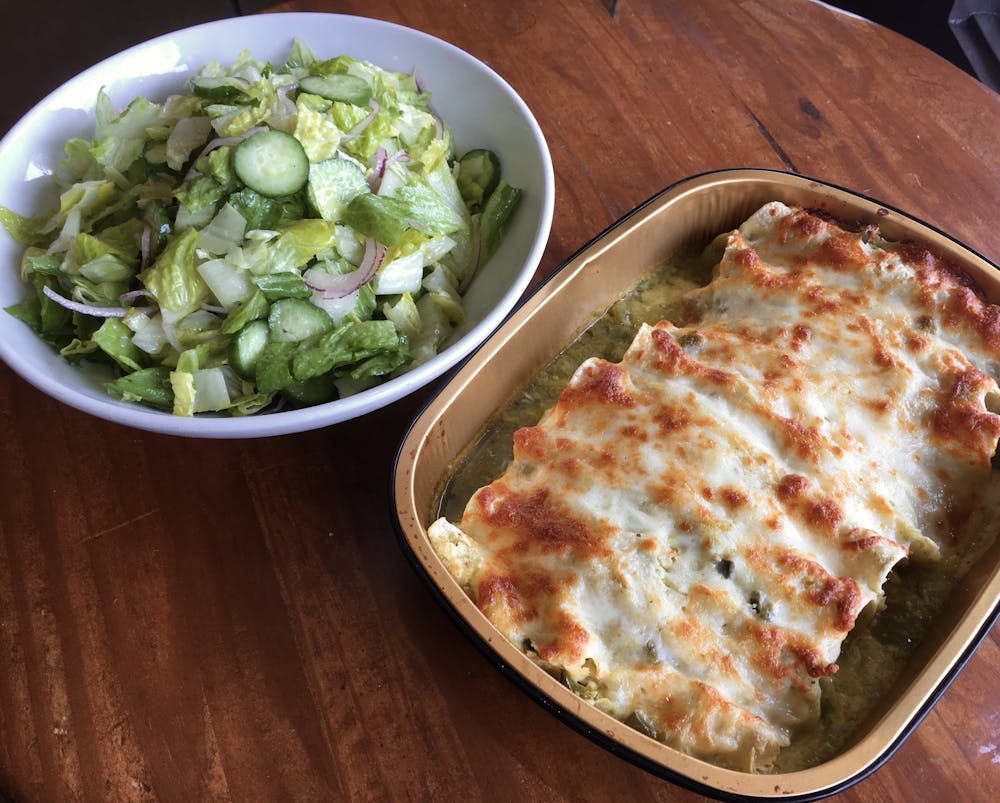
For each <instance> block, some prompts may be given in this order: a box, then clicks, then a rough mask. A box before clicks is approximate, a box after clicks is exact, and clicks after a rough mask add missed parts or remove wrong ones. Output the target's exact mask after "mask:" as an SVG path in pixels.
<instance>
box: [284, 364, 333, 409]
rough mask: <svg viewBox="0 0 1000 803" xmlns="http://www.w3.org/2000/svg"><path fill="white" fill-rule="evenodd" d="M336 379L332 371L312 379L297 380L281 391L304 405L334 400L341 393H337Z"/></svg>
mask: <svg viewBox="0 0 1000 803" xmlns="http://www.w3.org/2000/svg"><path fill="white" fill-rule="evenodd" d="M336 381H337V380H336V379H335V378H334V376H333V372H332V371H331V372H329V373H326V374H322V375H320V376H314V377H312V378H311V379H305V380H302V381H298V380H296V381H295V382H292V383H290V384H288V385H286V386H285V387H284V388H283V389H282V391H281V392H282V393H284V394H285V396H286V397H288V398H289V399H291V400H292V401H294V402H295V403H297V404H301V405H303V406H311V405H313V404H322V403H323V402H328V401H333V400H334V399H336V398H337V397H338V396H339V395H340V394H338V393H337V385H336Z"/></svg>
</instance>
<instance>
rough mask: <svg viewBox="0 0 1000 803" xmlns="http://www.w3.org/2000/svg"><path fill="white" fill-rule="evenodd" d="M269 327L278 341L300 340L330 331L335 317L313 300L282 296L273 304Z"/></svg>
mask: <svg viewBox="0 0 1000 803" xmlns="http://www.w3.org/2000/svg"><path fill="white" fill-rule="evenodd" d="M267 328H268V332H269V333H270V336H271V340H273V341H275V342H276V343H288V342H298V341H300V340H307V339H309V338H310V337H313V336H314V335H320V334H323V333H325V332H329V331H330V330H331V329H333V319H332V318H331V317H330V316H329V315H327V314H326V313H325V312H324V311H323V310H321V309H320V308H319V307H317V306H316V305H315V304H313V303H312V302H311V301H306V300H305V299H302V298H282V299H279V300H278V301H275V302H274V303H273V304H272V305H271V312H270V313H269V314H268V316H267Z"/></svg>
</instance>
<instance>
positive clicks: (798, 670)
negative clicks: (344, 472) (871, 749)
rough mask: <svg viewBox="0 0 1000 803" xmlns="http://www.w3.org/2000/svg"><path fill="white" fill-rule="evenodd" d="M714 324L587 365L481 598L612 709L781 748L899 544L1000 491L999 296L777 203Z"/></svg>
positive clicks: (967, 516) (535, 448) (519, 486)
mask: <svg viewBox="0 0 1000 803" xmlns="http://www.w3.org/2000/svg"><path fill="white" fill-rule="evenodd" d="M686 306H687V308H688V310H689V315H688V318H689V321H688V323H687V325H686V326H685V327H683V328H677V327H675V326H674V325H673V324H671V323H669V322H667V321H661V322H660V323H657V324H656V325H655V326H648V325H643V326H642V327H641V329H640V331H639V333H638V335H637V336H636V337H635V340H634V341H633V343H632V345H631V347H630V348H629V350H628V351H627V352H626V354H625V356H624V358H623V359H622V361H621V362H620V363H617V364H615V363H609V362H607V361H604V360H600V359H591V360H587V361H586V362H584V363H583V364H582V365H581V366H580V368H579V369H578V371H577V372H576V374H575V375H574V376H573V378H572V380H571V381H570V383H569V385H568V386H567V387H566V389H565V390H564V391H563V393H562V394H561V396H560V398H559V400H558V403H557V404H556V405H555V406H554V407H553V408H552V409H551V410H550V411H549V412H548V413H547V414H546V415H545V416H544V418H543V420H542V421H541V422H540V423H539V424H538V425H537V426H531V427H525V428H522V429H520V430H518V431H517V433H516V434H515V436H514V459H513V461H512V463H511V464H510V466H509V467H508V469H507V471H506V473H505V474H504V475H503V476H502V477H500V478H499V479H497V480H496V481H495V482H493V483H492V484H490V485H488V486H486V487H484V488H481V489H480V490H479V491H478V492H477V493H476V494H475V495H474V496H473V498H472V499H471V500H470V502H469V504H468V506H467V508H466V510H465V513H464V516H463V518H462V522H461V525H460V527H459V526H455V525H453V524H451V523H449V522H447V521H446V520H444V519H441V520H439V521H437V522H435V523H434V524H433V525H432V526H431V527H430V530H429V535H430V538H431V541H432V543H433V544H434V546H435V548H436V550H437V552H438V554H439V555H440V556H441V558H442V560H443V561H444V562H445V564H446V565H447V566H448V568H449V570H450V571H451V572H452V574H453V575H454V576H455V577H456V578H457V579H458V580H459V582H460V583H462V585H463V587H465V588H466V590H467V591H468V592H469V594H470V595H471V596H472V598H473V599H474V600H475V602H476V604H477V606H478V607H479V609H480V610H481V611H482V612H483V613H484V614H485V615H486V616H487V617H488V618H489V620H490V621H491V622H492V623H493V624H494V625H495V626H496V627H497V628H498V629H499V630H500V631H501V632H502V633H503V634H504V635H505V636H506V637H507V638H508V639H509V640H510V641H512V642H513V643H514V644H516V645H518V646H519V647H520V648H522V649H523V650H524V651H525V652H526V653H527V654H528V655H529V656H530V657H531V658H532V659H533V660H535V661H536V662H537V663H538V664H540V665H541V666H543V667H544V668H546V669H548V670H549V671H551V672H553V673H554V674H556V675H557V676H559V677H561V678H562V679H563V680H564V682H566V683H567V684H568V685H569V686H570V687H571V688H573V689H574V690H576V691H577V692H578V693H580V694H581V696H583V697H585V698H587V699H590V700H591V701H592V702H594V704H595V705H597V706H599V707H601V708H602V709H603V710H605V711H606V712H608V713H610V714H612V715H613V716H616V717H618V718H619V719H622V720H624V721H628V722H630V723H632V724H634V725H637V726H638V727H640V728H641V729H642V730H643V731H645V732H646V733H647V734H649V735H651V736H653V737H654V738H657V739H660V740H662V741H664V742H666V743H667V744H669V745H672V746H674V747H676V748H678V749H680V750H683V751H684V752H687V753H689V754H692V755H695V756H698V757H702V758H707V759H710V760H712V761H715V762H717V763H720V764H723V765H726V766H733V767H737V768H742V769H747V770H753V769H762V768H766V767H767V766H769V765H770V764H771V763H772V762H773V760H774V758H775V756H776V755H777V752H778V751H779V750H780V748H781V747H783V746H786V745H787V744H789V741H790V738H791V736H792V734H793V732H794V731H795V730H796V729H797V728H800V727H802V726H804V725H807V724H809V723H811V722H813V721H815V719H816V718H817V716H818V713H819V695H820V686H819V682H818V680H819V678H821V677H824V676H826V675H830V674H832V673H834V672H836V670H837V664H836V661H837V656H838V654H839V652H840V648H841V645H842V643H843V640H844V638H845V637H846V635H847V634H848V632H849V631H850V630H851V629H852V628H853V627H854V624H855V622H856V620H857V618H858V616H859V614H860V613H861V611H862V610H863V609H864V608H865V607H866V606H869V605H873V604H874V605H877V604H878V603H879V601H880V599H881V595H882V591H881V589H882V585H883V583H884V582H885V579H886V577H887V575H888V573H889V571H890V570H891V568H892V567H893V565H894V564H896V563H897V562H898V561H899V560H901V559H902V558H904V557H906V556H908V555H909V556H911V557H912V558H913V559H917V560H934V559H936V558H937V557H938V556H939V555H940V554H941V553H942V551H944V550H948V549H951V548H954V547H955V545H956V544H958V543H959V542H961V540H962V539H963V538H964V537H965V536H966V534H967V533H969V532H971V530H972V528H976V527H980V526H982V523H983V522H982V516H983V511H984V510H986V505H985V504H984V499H985V497H987V496H991V497H992V496H996V483H991V482H990V480H991V473H990V471H991V467H990V462H991V458H992V456H993V454H994V452H995V451H996V447H997V441H998V438H1000V416H998V415H996V414H995V413H994V412H992V411H991V410H990V409H989V408H990V407H994V408H995V407H996V406H997V405H996V402H997V401H998V400H1000V389H998V387H997V383H996V381H995V379H994V378H993V377H995V376H997V375H998V374H1000V372H998V366H1000V314H998V308H997V307H994V306H991V305H989V304H986V303H984V302H983V301H982V300H981V298H980V297H979V296H978V295H977V294H976V292H975V291H974V290H973V289H972V288H971V287H970V286H969V284H968V282H966V281H965V280H964V279H963V277H961V276H960V275H958V274H957V273H955V272H954V271H952V270H951V269H949V268H948V266H947V265H945V264H943V263H942V262H940V261H939V260H937V259H936V258H935V257H934V256H933V255H931V254H930V253H929V252H927V251H926V250H923V249H920V248H917V247H915V246H912V245H903V244H890V243H886V242H884V241H881V240H880V239H879V238H878V237H877V232H875V231H874V230H868V231H866V232H863V233H861V234H857V233H851V232H847V231H845V230H843V229H841V228H840V227H838V226H837V225H835V224H833V223H832V222H830V221H827V220H825V219H824V218H822V217H819V216H816V215H813V214H809V213H807V212H805V211H803V210H800V209H793V208H789V207H787V206H784V205H782V204H779V203H772V204H768V205H766V206H765V207H763V208H762V209H761V210H760V211H759V212H758V213H757V214H755V215H754V216H753V217H752V218H751V219H750V220H749V221H747V222H746V223H745V224H744V225H743V226H742V227H741V228H740V229H739V230H738V231H735V232H733V233H732V234H731V235H730V236H729V239H728V243H727V247H726V251H725V255H724V257H723V259H722V261H721V263H720V264H719V266H718V268H717V272H716V276H715V278H714V279H713V281H712V282H711V283H710V284H709V285H708V286H707V287H705V288H702V289H699V290H696V291H694V292H692V293H691V294H690V295H689V296H688V298H687V302H686Z"/></svg>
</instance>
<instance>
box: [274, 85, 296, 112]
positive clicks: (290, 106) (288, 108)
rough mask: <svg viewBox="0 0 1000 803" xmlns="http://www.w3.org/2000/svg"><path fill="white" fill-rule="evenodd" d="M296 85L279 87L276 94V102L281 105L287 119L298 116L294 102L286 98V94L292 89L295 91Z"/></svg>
mask: <svg viewBox="0 0 1000 803" xmlns="http://www.w3.org/2000/svg"><path fill="white" fill-rule="evenodd" d="M297 88H298V84H287V85H285V86H279V87H278V90H277V92H276V93H275V94H276V95H277V96H278V100H279V102H280V103H281V106H282V108H283V109H284V111H285V114H287V115H288V116H289V117H292V116H294V115H296V114H298V111H299V109H298V106H296V105H295V101H294V100H292V99H291V98H290V97H288V93H289V92H291V91H292V90H293V89H297Z"/></svg>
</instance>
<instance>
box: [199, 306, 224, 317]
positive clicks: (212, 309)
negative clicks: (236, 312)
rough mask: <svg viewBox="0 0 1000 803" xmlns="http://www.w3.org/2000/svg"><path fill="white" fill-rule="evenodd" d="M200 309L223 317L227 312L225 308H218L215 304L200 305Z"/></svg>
mask: <svg viewBox="0 0 1000 803" xmlns="http://www.w3.org/2000/svg"><path fill="white" fill-rule="evenodd" d="M201 308H202V309H203V310H205V312H211V313H212V314H214V315H225V314H226V312H227V311H228V310H227V309H226V308H225V307H219V306H217V305H215V304H202V305H201Z"/></svg>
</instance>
